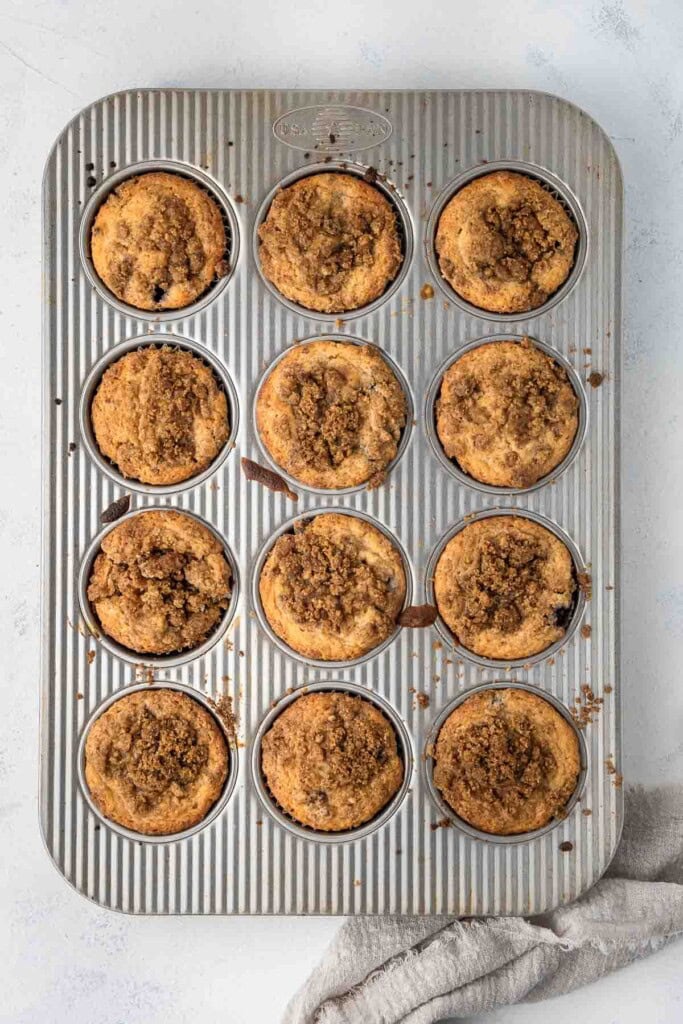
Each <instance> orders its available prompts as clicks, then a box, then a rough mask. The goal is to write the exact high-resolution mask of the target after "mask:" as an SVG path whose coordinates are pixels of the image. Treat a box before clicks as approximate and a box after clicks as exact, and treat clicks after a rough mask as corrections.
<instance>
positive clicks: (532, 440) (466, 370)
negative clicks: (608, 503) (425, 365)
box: [436, 338, 578, 487]
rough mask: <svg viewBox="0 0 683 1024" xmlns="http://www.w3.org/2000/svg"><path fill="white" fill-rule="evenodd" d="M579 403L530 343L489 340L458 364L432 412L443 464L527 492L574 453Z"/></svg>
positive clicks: (563, 379) (557, 371) (553, 364)
mask: <svg viewBox="0 0 683 1024" xmlns="http://www.w3.org/2000/svg"><path fill="white" fill-rule="evenodd" d="M577 410H578V399H577V397H576V394H575V392H574V389H573V387H572V386H571V384H570V382H569V378H568V377H567V374H566V371H565V370H564V368H563V367H562V366H560V365H559V364H558V363H556V362H555V361H554V360H553V359H551V358H550V356H547V355H546V354H545V353H544V352H542V351H541V350H540V349H538V348H536V346H535V345H534V344H532V342H531V341H530V340H529V339H528V338H524V339H523V340H522V341H521V342H514V341H494V342H490V343H488V344H485V345H480V346H478V347H477V348H475V349H472V350H470V351H469V352H466V353H465V354H464V355H462V356H461V357H460V358H459V359H457V360H456V361H455V362H454V363H453V364H452V366H450V367H449V368H448V370H447V371H446V373H445V374H444V377H443V381H442V383H441V391H440V395H439V398H438V401H437V405H436V425H437V432H438V435H439V439H440V441H441V443H442V445H443V447H444V451H445V452H446V455H448V456H449V458H453V459H456V460H457V462H458V463H459V465H460V467H461V468H462V469H463V471H464V472H465V473H469V474H470V476H473V477H474V478H475V479H476V480H480V481H481V482H482V483H486V484H493V485H495V486H499V487H530V486H532V484H535V483H536V482H537V481H538V480H540V479H541V477H543V476H546V475H547V474H548V473H550V472H552V470H553V469H555V468H556V467H557V466H558V465H559V464H560V462H562V460H563V459H564V457H565V456H566V454H567V452H568V451H569V449H570V448H571V446H572V443H573V441H574V437H575V436H576V431H577V427H578V412H577Z"/></svg>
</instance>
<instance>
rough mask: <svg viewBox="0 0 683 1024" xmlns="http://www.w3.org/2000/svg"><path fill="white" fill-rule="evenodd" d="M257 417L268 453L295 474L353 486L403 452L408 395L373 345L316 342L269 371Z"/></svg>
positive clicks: (313, 481) (315, 482)
mask: <svg viewBox="0 0 683 1024" xmlns="http://www.w3.org/2000/svg"><path fill="white" fill-rule="evenodd" d="M256 419H257V425H258V429H259V433H260V435H261V439H262V440H263V443H264V445H265V446H266V448H267V449H268V452H269V453H270V455H271V456H272V458H273V459H274V461H275V462H277V464H278V465H279V466H281V467H282V468H283V469H284V470H285V471H286V472H288V473H289V474H290V475H291V476H293V477H295V478H296V479H297V480H300V481H301V482H302V483H304V484H308V485H309V486H312V487H323V488H343V487H353V486H356V485H359V484H362V483H365V482H366V481H369V480H371V479H372V478H373V477H375V476H377V475H380V474H382V473H383V472H384V471H385V470H386V467H387V466H388V465H389V463H390V462H392V460H393V459H394V458H395V457H396V453H397V451H398V445H399V443H400V439H401V434H402V431H403V429H404V427H405V424H406V399H405V395H404V393H403V388H402V387H401V385H400V383H399V382H398V380H397V379H396V375H395V374H394V373H393V371H392V370H391V368H390V367H389V365H388V364H387V363H386V361H385V360H384V359H383V358H382V356H381V355H380V353H379V352H378V351H377V350H376V349H374V348H373V347H372V346H369V345H365V346H360V345H354V344H350V343H344V342H336V341H314V342H311V343H307V344H305V345H301V346H298V347H296V348H294V349H292V350H291V351H290V352H288V353H287V354H286V355H285V356H284V358H283V359H281V360H280V361H279V362H278V364H277V365H276V366H275V368H274V369H273V370H272V371H271V373H270V374H269V375H268V377H267V378H266V380H265V381H264V383H263V386H262V387H261V389H260V392H259V396H258V399H257V406H256Z"/></svg>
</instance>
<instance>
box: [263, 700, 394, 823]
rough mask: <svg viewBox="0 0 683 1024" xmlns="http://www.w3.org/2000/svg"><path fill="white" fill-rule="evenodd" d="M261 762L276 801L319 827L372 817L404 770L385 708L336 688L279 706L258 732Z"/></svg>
mask: <svg viewBox="0 0 683 1024" xmlns="http://www.w3.org/2000/svg"><path fill="white" fill-rule="evenodd" d="M261 767H262V771H263V775H264V777H265V780H266V782H267V785H268V788H269V790H270V792H271V794H272V796H273V797H274V798H275V800H276V801H277V803H278V804H279V805H280V807H281V808H282V809H283V810H284V811H285V812H286V813H287V814H288V815H290V816H291V817H292V818H293V819H294V820H296V821H298V822H299V823H300V824H302V825H305V826H307V827H309V828H314V829H319V830H321V831H325V832H339V831H344V830H346V829H352V828H357V827H358V826H359V825H362V824H364V823H365V822H367V821H370V820H371V819H372V818H374V817H375V816H376V815H377V814H378V813H379V812H380V811H381V810H382V809H383V808H384V807H385V806H386V805H387V804H388V803H389V801H390V800H391V799H392V798H393V797H394V796H395V794H396V793H397V792H398V790H399V789H400V787H401V783H402V781H403V777H404V771H405V768H404V765H403V761H402V760H401V757H400V755H399V752H398V747H397V742H396V733H395V731H394V728H393V726H392V725H391V723H390V722H389V720H388V719H387V718H386V716H385V715H384V714H383V713H382V712H381V711H380V710H379V709H378V708H377V707H375V705H374V704H372V703H371V702H370V701H368V700H364V699H363V698H362V697H352V696H350V695H349V694H344V693H310V694H305V695H304V696H301V697H298V698H297V699H296V700H295V701H293V702H292V703H291V704H290V705H289V707H287V708H285V710H284V711H283V712H282V714H280V715H278V716H277V718H276V719H275V721H274V723H273V725H272V726H271V728H270V729H269V730H268V732H267V733H266V734H265V735H264V737H263V741H262V747H261Z"/></svg>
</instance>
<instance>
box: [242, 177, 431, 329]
mask: <svg viewBox="0 0 683 1024" xmlns="http://www.w3.org/2000/svg"><path fill="white" fill-rule="evenodd" d="M369 170H371V167H370V165H369V164H360V163H351V162H350V161H345V160H338V159H336V160H330V161H329V163H315V164H305V165H303V166H301V167H298V168H296V169H295V170H293V171H290V172H289V173H288V174H286V175H285V176H284V177H282V178H281V179H280V180H279V181H278V182H277V183H276V184H275V185H274V186H273V188H271V189H270V191H269V192H268V193H267V194H266V196H265V198H264V199H263V201H262V203H261V205H260V206H259V208H258V210H257V213H256V217H255V220H254V230H253V232H252V252H253V256H254V263H255V265H256V269H257V271H258V274H259V277H260V279H261V281H262V283H263V284H264V285H265V287H266V289H267V290H268V291H269V292H270V294H271V295H272V296H273V298H275V299H276V300H277V301H278V302H280V303H282V305H283V306H285V307H286V308H287V309H288V310H289V311H290V312H291V313H295V314H296V315H297V316H301V317H304V318H305V319H307V320H315V321H318V322H319V323H335V322H336V321H338V320H342V321H344V322H346V321H348V320H356V319H358V318H359V317H363V316H367V315H368V314H370V313H374V312H375V311H376V310H377V309H379V307H380V306H382V305H383V304H384V303H385V302H388V301H389V299H391V298H392V297H393V296H394V295H395V294H396V292H397V291H398V289H399V288H400V287H401V285H402V284H403V283H404V281H405V279H406V277H407V275H408V272H409V270H410V267H411V265H412V262H413V256H414V252H415V241H414V235H415V232H414V229H413V222H412V218H411V215H410V211H409V209H408V206H407V204H406V202H405V200H404V198H403V196H402V195H401V193H400V192H399V191H398V189H397V188H396V187H395V186H393V185H390V184H388V182H387V180H386V179H385V178H384V177H383V176H380V175H378V176H377V178H376V180H374V181H367V179H366V178H365V175H366V174H367V173H368V171H369ZM319 174H347V175H349V176H350V177H353V178H357V179H359V180H360V181H364V182H365V184H366V185H369V186H370V187H371V188H374V189H377V191H378V192H379V193H380V194H381V195H382V196H384V198H385V199H386V200H387V202H388V203H389V204H390V205H391V208H392V210H393V211H394V213H395V215H396V221H397V226H398V234H399V240H400V244H401V254H402V260H401V266H400V267H399V268H398V271H397V272H396V276H395V277H394V278H393V279H392V280H391V281H389V282H388V283H387V286H386V288H385V289H384V291H383V292H382V294H381V295H378V296H377V298H376V299H373V300H372V302H368V303H366V304H365V305H364V306H358V307H356V308H354V309H342V310H337V311H336V312H334V313H323V312H321V311H320V310H316V309H309V308H308V307H307V306H302V305H300V304H299V303H297V302H294V301H292V300H291V299H288V298H287V297H286V296H285V295H283V294H282V292H280V291H278V289H277V288H276V286H275V285H274V284H273V283H272V281H270V280H269V279H268V278H267V277H266V275H265V274H264V272H263V268H262V266H261V255H260V245H261V242H260V239H259V233H258V232H259V228H260V227H261V225H262V224H263V223H264V222H265V220H266V218H267V216H268V213H269V212H270V207H271V206H272V203H273V200H274V199H275V196H276V195H277V194H278V192H280V191H282V189H285V188H289V186H290V185H294V184H295V183H296V182H297V181H302V180H303V179H304V178H314V177H316V176H317V175H319Z"/></svg>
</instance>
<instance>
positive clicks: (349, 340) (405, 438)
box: [251, 333, 415, 497]
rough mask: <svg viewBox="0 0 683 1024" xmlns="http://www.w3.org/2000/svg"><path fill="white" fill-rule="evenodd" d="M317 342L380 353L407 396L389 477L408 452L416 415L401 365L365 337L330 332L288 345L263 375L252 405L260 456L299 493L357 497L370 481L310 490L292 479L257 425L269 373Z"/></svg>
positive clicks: (388, 468)
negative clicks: (285, 360)
mask: <svg viewBox="0 0 683 1024" xmlns="http://www.w3.org/2000/svg"><path fill="white" fill-rule="evenodd" d="M316 341H335V342H341V343H342V344H345V345H358V346H359V347H363V348H365V347H369V348H373V349H376V351H377V352H379V354H380V355H381V357H382V359H383V360H384V362H385V363H386V364H387V366H388V367H389V369H390V370H391V372H392V373H393V374H394V376H395V377H396V380H397V381H398V382H399V384H400V385H401V389H402V391H403V395H404V397H405V400H406V422H405V426H404V427H403V430H402V431H401V439H400V441H399V443H398V448H397V451H396V455H395V456H394V458H393V459H392V460H391V462H390V463H389V464H388V466H387V467H386V469H385V472H386V474H387V476H388V475H389V474H390V473H391V471H392V470H393V469H394V467H395V466H396V465H397V464H398V462H399V461H400V460H401V458H402V457H403V453H404V452H405V450H406V448H407V447H408V442H409V441H410V431H411V429H412V423H413V417H414V415H415V413H414V409H415V403H414V401H413V394H412V391H411V389H410V385H409V384H408V381H407V379H406V377H405V376H404V374H403V371H402V370H401V369H400V367H399V366H398V364H397V363H395V362H394V360H393V359H392V358H391V356H390V355H388V354H387V353H386V352H385V351H384V349H382V348H380V347H379V345H375V344H374V343H373V342H371V341H364V340H363V339H362V338H354V337H350V336H349V335H348V334H328V333H324V334H315V335H313V336H312V337H310V338H304V339H303V340H302V341H299V342H297V344H296V345H290V346H288V347H287V348H286V349H284V351H282V352H281V353H280V355H279V356H276V357H275V359H273V361H272V363H271V364H270V365H269V366H268V367H267V369H266V370H265V371H264V373H263V374H262V375H261V377H260V379H259V381H258V384H257V385H256V390H255V392H254V398H253V401H252V403H251V407H252V421H253V429H254V436H255V437H256V440H257V442H258V446H259V448H260V450H261V454H262V455H263V457H264V459H266V460H267V461H268V462H269V463H270V465H271V466H272V467H273V469H274V470H275V471H276V472H277V473H278V474H279V475H280V476H281V477H282V478H283V479H284V480H286V481H287V483H288V484H289V486H290V487H291V488H292V489H293V490H297V489H298V490H304V491H309V492H310V493H311V494H319V495H320V496H321V497H325V496H329V495H338V494H339V495H341V494H355V493H356V492H357V491H364V490H367V487H368V481H367V480H364V481H363V483H361V484H356V485H355V486H354V487H311V485H310V484H304V483H302V482H301V481H300V480H297V478H296V477H295V476H292V475H291V474H290V473H287V472H286V471H285V470H284V469H283V468H282V466H280V465H279V464H278V463H277V462H276V461H275V459H274V458H273V456H272V455H271V454H270V452H269V451H268V449H267V448H266V446H265V444H264V443H263V439H262V437H261V432H260V431H259V429H258V422H257V416H256V406H257V403H258V398H259V394H260V393H261V388H262V387H263V385H264V384H265V382H266V380H267V379H268V377H269V376H270V374H271V373H272V372H273V370H274V369H275V367H276V366H277V365H278V363H280V361H281V360H282V359H284V358H285V356H287V355H289V353H290V352H292V351H294V349H295V348H301V347H302V346H303V345H312V344H313V343H314V342H316Z"/></svg>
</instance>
